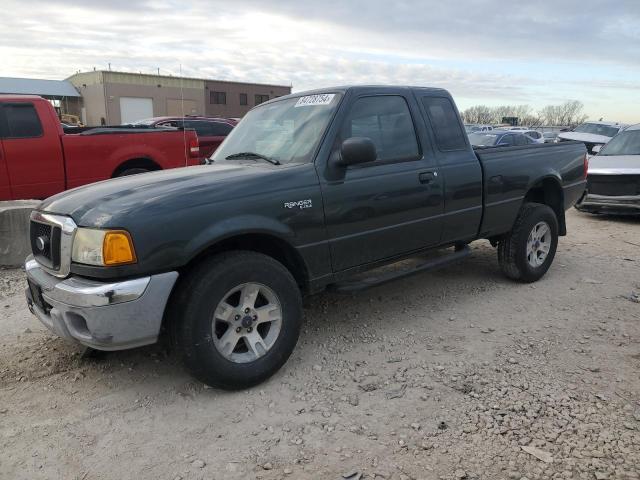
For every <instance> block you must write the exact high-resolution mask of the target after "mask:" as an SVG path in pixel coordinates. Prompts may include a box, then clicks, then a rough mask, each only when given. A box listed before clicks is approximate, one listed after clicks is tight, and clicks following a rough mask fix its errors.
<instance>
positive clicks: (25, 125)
mask: <svg viewBox="0 0 640 480" xmlns="http://www.w3.org/2000/svg"><path fill="white" fill-rule="evenodd" d="M2 110H3V111H4V114H5V120H6V128H5V129H3V130H4V131H3V132H2V133H3V135H2V136H3V137H4V138H32V137H40V136H42V124H41V123H40V119H39V118H38V114H37V112H36V109H35V107H34V106H33V104H32V103H14V104H5V105H3V106H2Z"/></svg>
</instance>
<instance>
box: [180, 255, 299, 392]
mask: <svg viewBox="0 0 640 480" xmlns="http://www.w3.org/2000/svg"><path fill="white" fill-rule="evenodd" d="M179 288H180V290H179V291H178V293H177V296H176V298H175V302H173V304H172V308H171V311H170V322H171V326H172V333H173V335H172V337H173V343H174V347H175V348H176V350H177V351H178V352H179V353H180V354H181V356H182V359H183V361H184V363H185V365H186V367H187V369H188V370H189V371H190V372H191V374H193V376H195V377H196V378H198V379H199V380H201V381H203V382H204V383H206V384H208V385H211V386H213V387H218V388H223V389H225V390H236V389H242V388H248V387H251V386H254V385H257V384H258V383H260V382H263V381H264V380H266V379H267V378H269V377H270V376H271V375H273V374H274V373H275V372H276V371H278V369H280V367H282V365H283V364H284V363H285V362H286V361H287V359H288V358H289V356H290V355H291V352H292V351H293V349H294V347H295V345H296V342H297V340H298V336H299V333H300V327H301V324H302V300H301V295H300V289H299V288H298V285H297V284H296V281H295V280H294V278H293V276H292V275H291V273H290V272H289V271H288V270H287V269H286V268H285V267H284V266H283V265H282V264H281V263H279V262H277V261H276V260H274V259H273V258H271V257H268V256H266V255H262V254H259V253H255V252H229V253H224V254H221V255H217V256H215V257H212V258H210V259H208V260H206V261H204V262H203V263H202V264H200V265H199V266H198V267H197V268H196V269H195V270H193V271H192V272H190V273H189V274H188V277H187V278H186V280H185V281H184V282H183V283H182V284H181V285H180V287H179Z"/></svg>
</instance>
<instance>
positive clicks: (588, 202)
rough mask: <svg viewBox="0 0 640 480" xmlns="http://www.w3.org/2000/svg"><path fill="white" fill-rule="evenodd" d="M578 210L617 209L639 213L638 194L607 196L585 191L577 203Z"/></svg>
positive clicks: (639, 201) (603, 210) (639, 200)
mask: <svg viewBox="0 0 640 480" xmlns="http://www.w3.org/2000/svg"><path fill="white" fill-rule="evenodd" d="M577 207H578V209H579V210H585V211H588V212H598V211H602V212H606V211H618V212H626V213H634V212H637V213H640V195H626V196H618V197H613V196H608V195H595V194H593V193H587V194H586V195H585V196H584V197H583V198H582V200H581V201H580V203H579V204H578V205H577Z"/></svg>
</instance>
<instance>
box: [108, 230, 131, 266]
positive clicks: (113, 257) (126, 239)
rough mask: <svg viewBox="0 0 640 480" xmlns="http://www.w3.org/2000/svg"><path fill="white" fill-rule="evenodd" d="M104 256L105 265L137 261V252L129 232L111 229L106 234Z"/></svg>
mask: <svg viewBox="0 0 640 480" xmlns="http://www.w3.org/2000/svg"><path fill="white" fill-rule="evenodd" d="M102 256H103V262H104V264H105V265H126V264H129V263H136V260H137V259H136V252H135V250H134V249H133V241H132V240H131V235H129V232H126V231H124V230H110V231H108V232H107V233H106V234H105V236H104V241H103V244H102Z"/></svg>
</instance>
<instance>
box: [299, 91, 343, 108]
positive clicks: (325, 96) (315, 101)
mask: <svg viewBox="0 0 640 480" xmlns="http://www.w3.org/2000/svg"><path fill="white" fill-rule="evenodd" d="M335 96H336V95H335V93H322V94H320V95H307V96H306V97H300V98H299V99H298V102H297V103H296V105H295V106H296V108H298V107H312V106H316V105H329V104H330V103H331V100H333V97H335Z"/></svg>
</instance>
